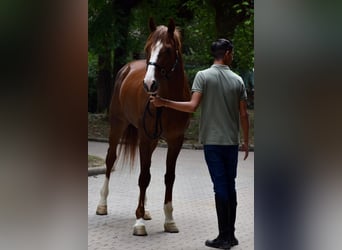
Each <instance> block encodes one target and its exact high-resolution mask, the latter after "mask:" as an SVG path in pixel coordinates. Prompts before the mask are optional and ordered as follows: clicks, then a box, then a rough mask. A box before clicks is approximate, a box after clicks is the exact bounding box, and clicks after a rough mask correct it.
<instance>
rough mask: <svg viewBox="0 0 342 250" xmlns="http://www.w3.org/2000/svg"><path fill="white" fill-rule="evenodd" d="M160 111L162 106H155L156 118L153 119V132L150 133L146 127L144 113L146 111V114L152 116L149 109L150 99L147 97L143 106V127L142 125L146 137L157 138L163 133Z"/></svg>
mask: <svg viewBox="0 0 342 250" xmlns="http://www.w3.org/2000/svg"><path fill="white" fill-rule="evenodd" d="M162 111H163V108H162V107H158V108H156V120H155V126H154V132H153V134H152V135H150V134H149V133H148V131H147V129H146V113H147V112H148V114H149V115H150V116H151V117H153V115H152V113H151V110H150V99H148V101H147V103H146V106H145V110H144V116H143V127H144V131H145V134H146V135H147V137H148V138H150V139H152V140H155V139H157V138H158V137H159V136H160V135H161V134H162V133H163V127H162V123H161V115H162ZM158 130H159V132H158Z"/></svg>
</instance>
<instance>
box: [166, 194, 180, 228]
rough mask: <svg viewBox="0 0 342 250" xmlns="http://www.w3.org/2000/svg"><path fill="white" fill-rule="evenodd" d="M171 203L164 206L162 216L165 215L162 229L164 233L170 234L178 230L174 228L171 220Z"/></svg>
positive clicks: (173, 222)
mask: <svg viewBox="0 0 342 250" xmlns="http://www.w3.org/2000/svg"><path fill="white" fill-rule="evenodd" d="M172 211H173V207H172V202H171V201H169V202H168V203H166V204H165V205H164V214H165V223H164V229H165V232H170V233H178V232H179V230H178V228H177V226H176V222H175V221H174V220H173V216H172Z"/></svg>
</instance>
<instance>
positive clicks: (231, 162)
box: [204, 145, 239, 205]
mask: <svg viewBox="0 0 342 250" xmlns="http://www.w3.org/2000/svg"><path fill="white" fill-rule="evenodd" d="M238 152H239V146H238V145H227V146H226V145H204V157H205V160H206V163H207V165H208V169H209V173H210V177H211V180H212V182H213V184H214V192H215V196H217V197H218V198H220V199H222V200H225V201H229V203H230V204H232V205H233V204H235V205H236V190H235V178H236V170H237V162H238Z"/></svg>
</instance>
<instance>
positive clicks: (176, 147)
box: [164, 136, 183, 233]
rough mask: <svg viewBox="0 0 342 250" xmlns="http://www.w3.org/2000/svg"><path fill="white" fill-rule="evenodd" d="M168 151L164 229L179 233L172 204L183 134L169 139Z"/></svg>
mask: <svg viewBox="0 0 342 250" xmlns="http://www.w3.org/2000/svg"><path fill="white" fill-rule="evenodd" d="M167 144H168V151H167V158H166V174H165V188H166V189H165V200H164V214H165V223H164V230H165V232H170V233H178V232H179V230H178V228H177V226H176V223H175V221H174V219H173V214H172V212H173V206H172V190H173V184H174V182H175V170H176V161H177V158H178V155H179V152H180V149H181V147H182V144H183V136H182V137H179V138H177V139H175V140H168V142H167Z"/></svg>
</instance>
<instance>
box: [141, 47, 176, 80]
mask: <svg viewBox="0 0 342 250" xmlns="http://www.w3.org/2000/svg"><path fill="white" fill-rule="evenodd" d="M146 64H147V66H146V68H147V67H148V65H152V66H154V67H156V68H157V69H159V70H160V74H161V75H162V76H165V78H166V79H169V77H170V74H171V73H172V72H173V71H175V69H176V66H177V64H178V50H177V56H176V61H175V63H174V64H173V66H172V68H171V69H170V70H169V71H168V72H167V71H166V70H165V68H163V67H162V66H160V65H159V64H157V63H156V62H147V63H146Z"/></svg>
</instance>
